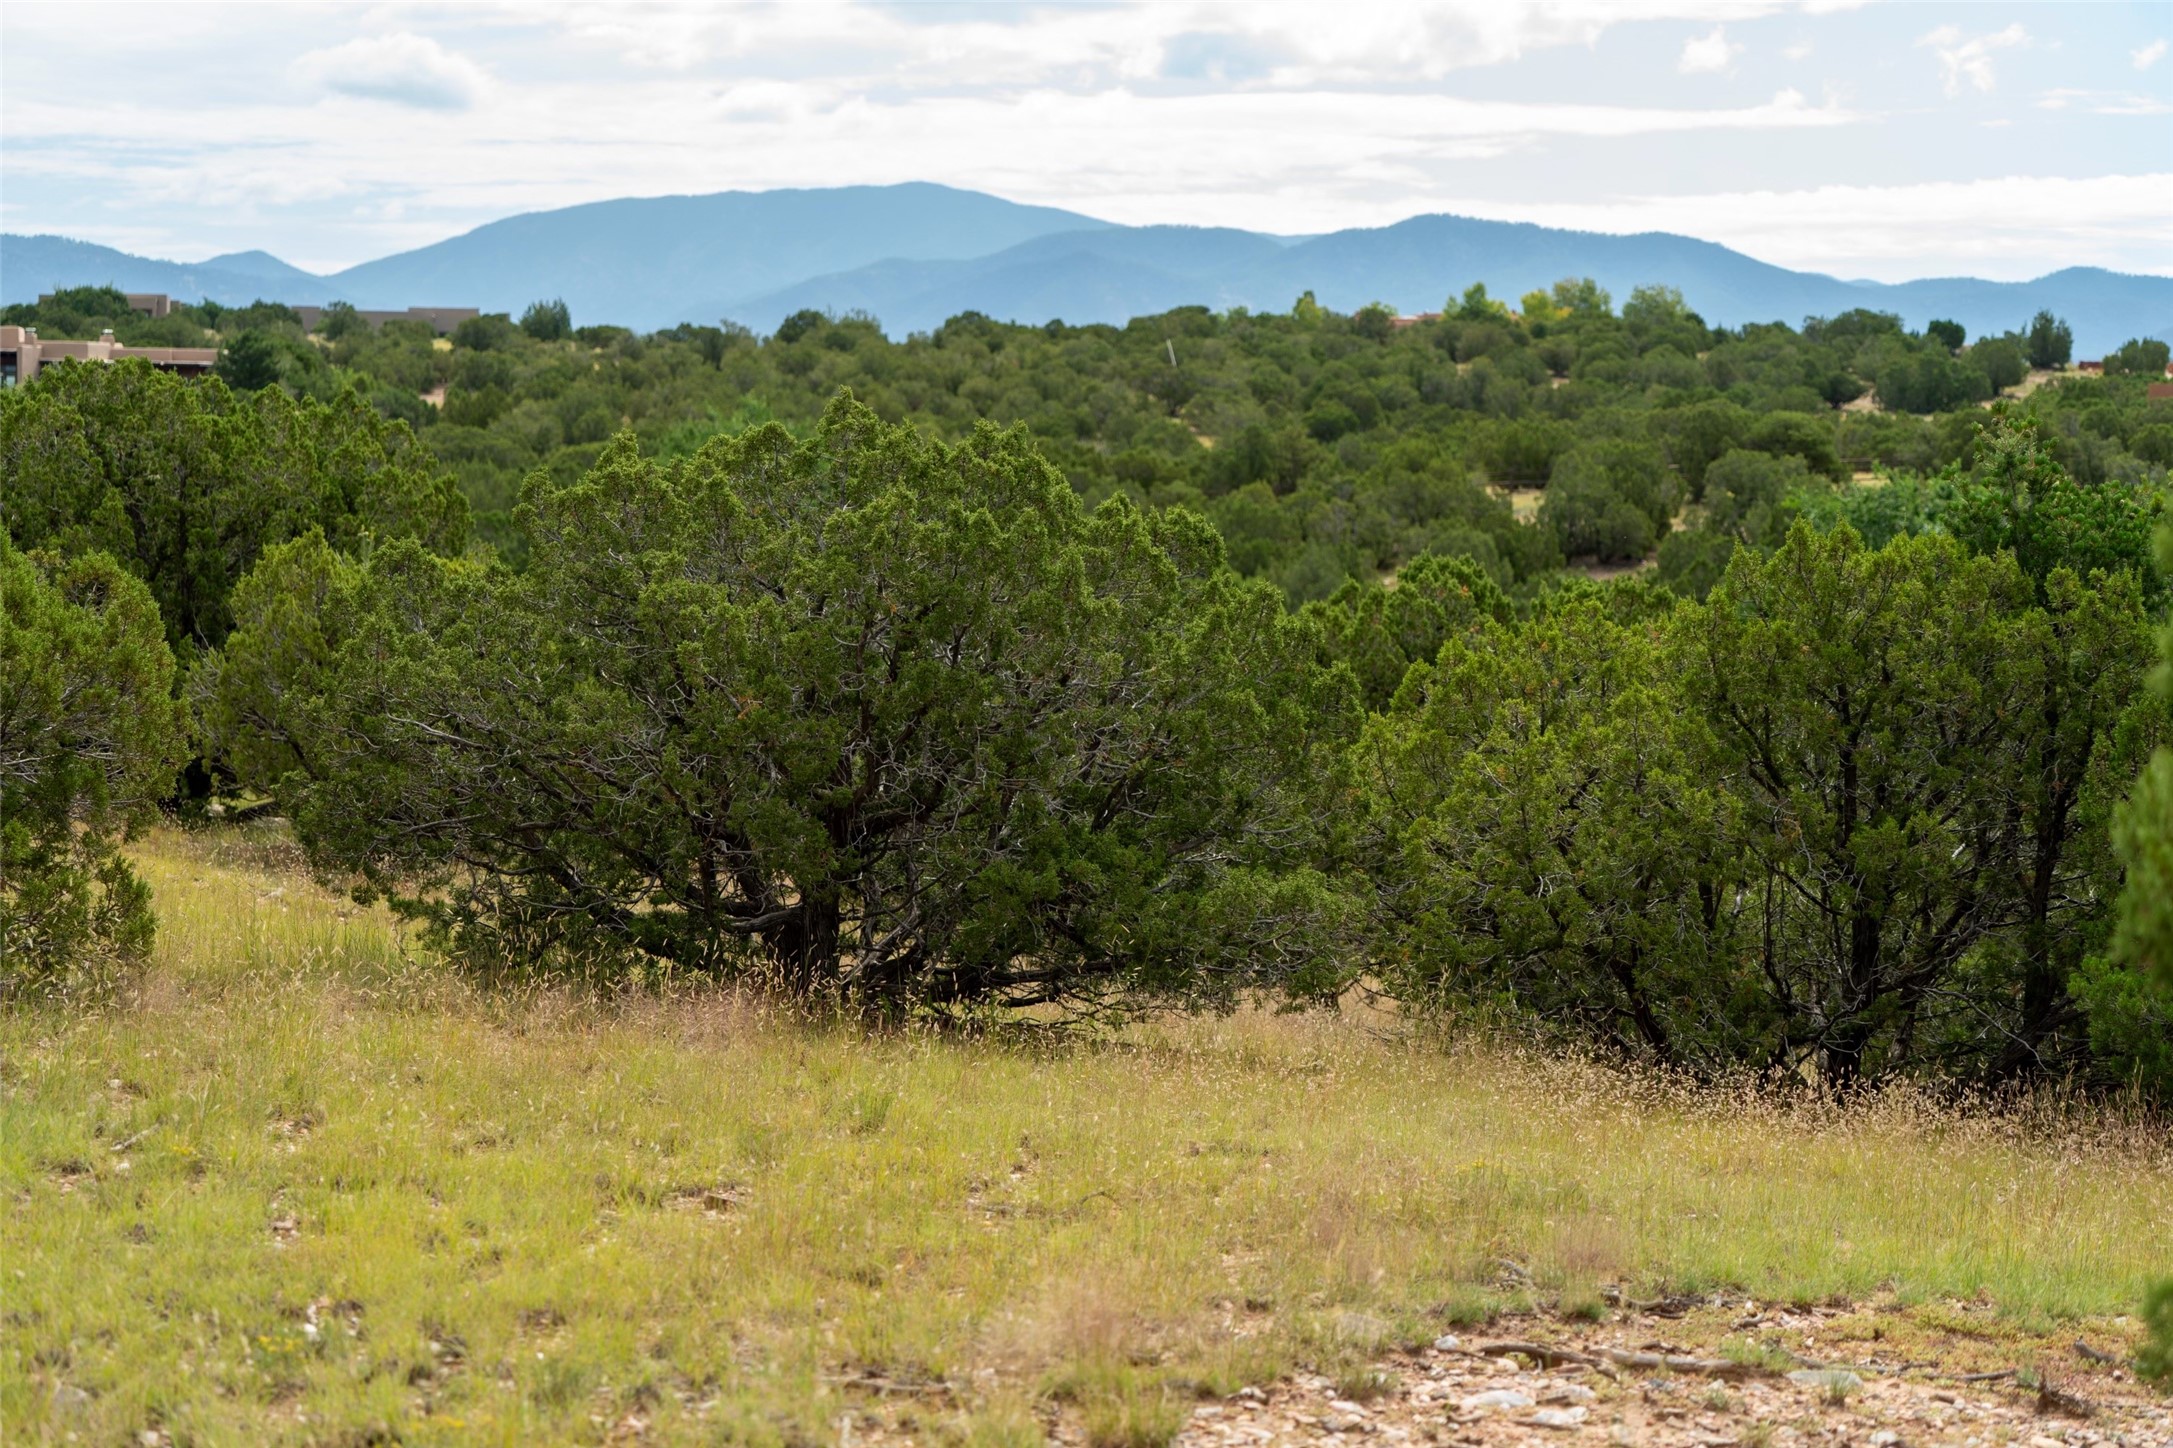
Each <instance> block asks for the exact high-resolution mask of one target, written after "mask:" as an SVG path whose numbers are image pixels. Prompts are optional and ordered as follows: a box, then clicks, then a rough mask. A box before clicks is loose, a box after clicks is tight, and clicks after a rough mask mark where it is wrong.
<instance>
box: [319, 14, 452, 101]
mask: <svg viewBox="0 0 2173 1448" xmlns="http://www.w3.org/2000/svg"><path fill="white" fill-rule="evenodd" d="M294 75H295V78H296V79H297V80H300V81H301V82H302V83H303V84H305V85H308V86H313V87H315V88H318V89H320V90H325V91H330V92H333V93H335V94H338V95H346V96H357V97H360V98H362V99H364V100H377V101H390V102H392V103H394V104H395V105H403V106H415V107H419V108H421V109H424V110H438V111H461V110H466V109H468V108H469V107H470V106H472V105H474V104H475V103H476V101H477V100H478V99H480V98H481V96H482V95H483V93H484V92H485V91H486V90H487V89H488V88H489V83H490V78H489V76H488V75H486V74H485V73H484V71H483V68H482V67H481V66H479V65H477V64H476V63H475V62H474V61H472V60H469V59H468V58H467V57H466V56H463V55H456V54H454V53H453V52H451V51H449V50H447V49H446V48H445V47H444V46H442V45H440V44H438V42H437V41H435V40H432V39H430V38H429V37H428V36H423V35H416V34H413V33H412V32H409V31H401V32H399V33H397V34H393V35H373V36H364V37H361V38H358V39H355V40H350V41H348V42H347V43H346V44H344V45H335V46H331V47H328V48H326V49H323V50H312V51H310V52H309V53H308V54H307V55H304V56H302V57H301V58H300V59H298V60H297V61H295V63H294Z"/></svg>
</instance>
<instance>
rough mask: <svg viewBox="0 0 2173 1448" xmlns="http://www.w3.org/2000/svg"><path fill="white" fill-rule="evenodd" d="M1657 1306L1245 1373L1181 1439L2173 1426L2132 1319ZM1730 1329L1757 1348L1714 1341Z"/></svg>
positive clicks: (1800, 1434) (1695, 1440)
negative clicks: (1341, 1368)
mask: <svg viewBox="0 0 2173 1448" xmlns="http://www.w3.org/2000/svg"><path fill="white" fill-rule="evenodd" d="M1661 1306H1662V1307H1663V1308H1666V1309H1667V1310H1666V1312H1640V1311H1634V1310H1632V1311H1626V1312H1622V1313H1618V1314H1615V1315H1614V1320H1612V1321H1608V1322H1605V1323H1600V1324H1570V1323H1565V1322H1560V1321H1556V1320H1552V1319H1545V1318H1538V1319H1527V1320H1524V1321H1521V1322H1518V1321H1514V1320H1504V1321H1500V1322H1496V1323H1494V1324H1493V1325H1492V1326H1490V1327H1487V1328H1481V1329H1478V1330H1475V1331H1469V1332H1459V1333H1455V1334H1452V1335H1449V1336H1445V1337H1444V1338H1442V1339H1441V1340H1440V1342H1439V1343H1438V1344H1437V1345H1436V1346H1435V1347H1433V1348H1431V1349H1428V1350H1425V1351H1421V1352H1417V1353H1405V1354H1396V1355H1392V1356H1389V1357H1386V1358H1384V1359H1383V1360H1382V1361H1381V1362H1380V1363H1379V1364H1378V1366H1377V1369H1376V1371H1377V1373H1378V1381H1377V1382H1375V1383H1372V1384H1358V1385H1354V1384H1353V1383H1352V1382H1351V1380H1350V1379H1349V1378H1348V1377H1346V1378H1345V1379H1344V1380H1343V1387H1344V1388H1345V1390H1349V1389H1351V1388H1352V1387H1354V1386H1356V1387H1358V1388H1359V1389H1360V1391H1361V1392H1363V1391H1364V1390H1365V1389H1366V1388H1370V1389H1371V1390H1372V1391H1371V1393H1370V1394H1368V1395H1366V1396H1365V1400H1364V1401H1355V1400H1354V1396H1355V1395H1353V1396H1344V1395H1343V1394H1341V1393H1339V1391H1338V1385H1337V1384H1336V1383H1334V1382H1331V1381H1330V1380H1329V1379H1327V1378H1324V1377H1318V1376H1312V1375H1299V1376H1297V1377H1294V1378H1292V1379H1291V1380H1289V1381H1286V1382H1282V1383H1277V1384H1274V1385H1272V1386H1270V1387H1266V1388H1262V1389H1246V1390H1245V1391H1244V1392H1242V1393H1240V1394H1239V1395H1238V1396H1236V1397H1234V1398H1230V1399H1225V1400H1223V1401H1220V1402H1209V1403H1202V1404H1200V1405H1198V1406H1197V1407H1195V1408H1194V1409H1193V1410H1192V1416H1191V1420H1190V1422H1189V1423H1188V1424H1187V1426H1186V1428H1185V1430H1184V1432H1183V1433H1182V1435H1181V1436H1180V1437H1179V1438H1178V1440H1177V1441H1178V1443H1179V1444H1182V1445H1189V1448H1210V1445H1239V1444H1244V1445H1251V1444H1268V1443H1305V1442H1322V1441H1340V1442H1346V1443H1358V1442H1378V1443H1382V1444H1395V1443H1412V1444H1419V1443H1428V1444H1458V1445H1466V1448H1493V1445H1511V1444H1555V1443H1559V1444H1564V1445H1574V1444H1601V1443H1605V1444H1641V1445H1642V1444H1650V1445H1654V1448H1732V1445H1738V1444H1740V1445H1745V1448H1782V1445H1790V1444H1864V1445H1868V1448H1918V1445H1930V1444H1954V1445H1969V1448H1992V1445H2003V1444H2013V1445H2017V1448H2055V1445H2059V1448H2083V1445H2108V1448H2110V1445H2122V1448H2166V1445H2169V1444H2173V1398H2168V1397H2166V1396H2164V1395H2161V1394H2158V1393H2155V1392H2153V1391H2152V1390H2150V1389H2149V1388H2146V1387H2143V1386H2141V1385H2139V1384H2137V1383H2136V1382H2135V1381H2134V1380H2133V1377H2132V1375H2131V1374H2130V1373H2129V1372H2128V1371H2127V1369H2126V1368H2125V1367H2124V1366H2122V1364H2123V1363H2124V1362H2125V1361H2126V1360H2127V1358H2128V1354H2129V1350H2130V1349H2129V1345H2128V1344H2127V1343H2126V1342H2125V1341H2124V1340H2123V1337H2122V1336H2116V1334H2120V1335H2124V1333H2125V1331H2126V1324H2121V1323H2113V1324H2093V1325H2092V1327H2093V1328H2095V1329H2097V1331H2098V1333H2099V1338H2100V1340H2099V1341H2098V1342H2097V1343H2095V1344H2092V1343H2091V1342H2089V1340H2088V1335H2087V1334H2085V1335H2083V1336H2079V1337H2078V1336H2075V1335H2073V1334H2067V1333H2063V1334H2061V1335H2060V1336H2058V1337H2051V1338H2031V1337H2027V1336H2023V1335H2020V1334H2017V1333H2015V1332H2013V1331H2012V1330H2008V1329H2002V1328H2001V1327H2000V1326H1999V1324H1998V1322H1997V1320H1996V1319H1995V1318H1994V1317H1993V1316H1992V1314H1991V1313H1990V1312H1989V1311H1987V1310H1982V1309H1978V1308H1973V1307H1970V1306H1965V1305H1961V1304H1954V1305H1951V1306H1949V1307H1946V1308H1941V1309H1936V1310H1932V1311H1930V1312H1925V1311H1922V1310H1903V1309H1900V1308H1888V1309H1880V1308H1869V1309H1866V1308H1857V1307H1846V1308H1839V1307H1837V1308H1815V1309H1809V1310H1795V1309H1773V1308H1767V1307H1762V1306H1760V1305H1759V1304H1757V1303H1755V1302H1751V1301H1748V1300H1743V1299H1736V1300H1733V1301H1710V1302H1706V1303H1702V1304H1698V1305H1697V1306H1695V1307H1687V1308H1685V1309H1684V1310H1682V1311H1680V1312H1679V1313H1678V1312H1676V1311H1675V1309H1674V1308H1673V1306H1671V1305H1669V1304H1661ZM1512 1341H1516V1342H1526V1343H1529V1344H1532V1345H1539V1346H1545V1347H1549V1348H1566V1349H1569V1350H1571V1351H1574V1352H1580V1353H1584V1354H1588V1355H1597V1353H1598V1351H1599V1350H1608V1349H1611V1350H1614V1351H1618V1352H1631V1353H1645V1354H1659V1355H1670V1354H1672V1355H1679V1356H1690V1357H1696V1358H1700V1359H1706V1360H1708V1361H1713V1362H1716V1363H1717V1362H1725V1363H1727V1364H1728V1367H1729V1368H1730V1369H1731V1370H1732V1371H1731V1373H1730V1374H1729V1375H1728V1376H1721V1375H1717V1374H1714V1373H1706V1372H1698V1371H1694V1370H1688V1371H1669V1370H1666V1369H1655V1368H1650V1367H1646V1368H1639V1367H1634V1366H1615V1365H1614V1364H1612V1363H1605V1362H1604V1360H1603V1365H1601V1366H1598V1367H1594V1366H1586V1365H1583V1364H1575V1363H1570V1364H1562V1365H1558V1366H1555V1367H1552V1368H1544V1367H1541V1366H1539V1365H1538V1364H1535V1363H1533V1362H1531V1361H1530V1360H1529V1359H1526V1358H1524V1357H1521V1356H1517V1355H1513V1354H1508V1353H1505V1352H1501V1351H1500V1350H1499V1349H1500V1347H1501V1345H1502V1344H1504V1343H1506V1342H1512ZM1720 1343H1727V1344H1732V1345H1733V1353H1732V1356H1733V1357H1735V1358H1748V1359H1752V1361H1750V1362H1733V1361H1729V1358H1728V1357H1721V1356H1715V1353H1716V1344H1720ZM2078 1343H2080V1344H2081V1346H2078V1345H2077V1344H2078ZM1490 1348H1492V1349H1495V1351H1492V1352H1489V1351H1487V1349H1490ZM2084 1349H2088V1351H2089V1352H2090V1353H2092V1354H2096V1355H2097V1356H2095V1357H2093V1356H2086V1355H2085V1351H2084ZM1791 1373H1793V1374H1794V1376H1793V1377H1791V1376H1790V1374H1791ZM1995 1374H1997V1375H1998V1376H1991V1375H1995Z"/></svg>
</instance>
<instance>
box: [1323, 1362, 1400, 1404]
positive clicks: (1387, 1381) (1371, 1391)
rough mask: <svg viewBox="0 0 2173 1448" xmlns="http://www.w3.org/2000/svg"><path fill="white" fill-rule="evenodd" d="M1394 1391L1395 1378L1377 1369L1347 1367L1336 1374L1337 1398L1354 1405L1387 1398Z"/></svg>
mask: <svg viewBox="0 0 2173 1448" xmlns="http://www.w3.org/2000/svg"><path fill="white" fill-rule="evenodd" d="M1394 1391H1396V1379H1395V1376H1394V1375H1393V1374H1391V1373H1384V1372H1382V1371H1380V1370H1379V1369H1377V1368H1369V1367H1364V1366H1356V1367H1347V1368H1345V1369H1343V1371H1341V1372H1339V1373H1337V1374H1336V1379H1335V1392H1336V1396H1337V1397H1339V1398H1345V1399H1348V1400H1349V1401H1351V1402H1353V1403H1370V1402H1372V1401H1373V1400H1374V1399H1375V1398H1385V1397H1387V1396H1388V1395H1389V1394H1390V1393H1393V1392H1394Z"/></svg>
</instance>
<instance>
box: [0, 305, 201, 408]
mask: <svg viewBox="0 0 2173 1448" xmlns="http://www.w3.org/2000/svg"><path fill="white" fill-rule="evenodd" d="M161 300H164V299H163V298H161ZM127 358H135V359H137V360H138V361H143V362H148V363H150V364H151V365H152V366H153V367H156V368H158V369H159V370H160V371H162V372H173V373H178V374H179V375H181V376H183V377H201V376H203V375H204V374H205V373H206V372H209V371H210V370H211V369H212V368H213V367H214V366H216V365H217V364H218V361H219V349H218V348H216V347H130V346H127V345H126V344H124V343H121V342H116V341H114V340H113V333H112V331H111V330H108V331H106V332H103V333H101V334H100V335H99V338H98V340H97V341H95V342H57V341H56V342H47V341H43V340H41V339H40V338H39V336H38V329H37V328H36V327H0V387H18V386H21V385H22V384H23V383H25V382H28V381H30V380H31V379H32V378H33V377H36V376H37V375H38V373H39V371H40V370H42V369H44V368H46V367H50V366H52V365H53V364H54V363H55V362H67V361H73V362H119V361H122V360H124V359H127Z"/></svg>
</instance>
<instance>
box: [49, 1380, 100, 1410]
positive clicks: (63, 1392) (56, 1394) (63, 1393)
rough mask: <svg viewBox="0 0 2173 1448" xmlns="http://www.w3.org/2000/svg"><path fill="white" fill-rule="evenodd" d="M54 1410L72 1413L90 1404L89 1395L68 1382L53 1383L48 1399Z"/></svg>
mask: <svg viewBox="0 0 2173 1448" xmlns="http://www.w3.org/2000/svg"><path fill="white" fill-rule="evenodd" d="M49 1401H51V1403H52V1405H53V1410H54V1411H55V1412H61V1413H72V1412H75V1411H77V1410H79V1409H82V1408H87V1407H89V1406H90V1404H91V1395H90V1394H89V1393H86V1392H84V1391H83V1390H82V1389H81V1388H78V1387H75V1386H73V1385H71V1384H68V1383H55V1384H54V1385H53V1393H52V1397H51V1399H50V1400H49Z"/></svg>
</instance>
